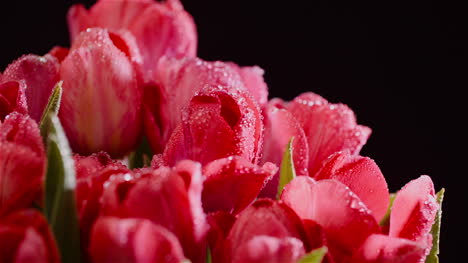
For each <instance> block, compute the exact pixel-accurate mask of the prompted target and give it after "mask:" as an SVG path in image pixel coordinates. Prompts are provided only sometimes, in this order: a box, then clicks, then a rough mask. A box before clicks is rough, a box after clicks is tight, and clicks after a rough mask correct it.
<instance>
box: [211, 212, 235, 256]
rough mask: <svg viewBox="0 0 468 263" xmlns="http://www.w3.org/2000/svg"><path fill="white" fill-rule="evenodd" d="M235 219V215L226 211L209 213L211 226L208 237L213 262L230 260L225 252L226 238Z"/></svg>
mask: <svg viewBox="0 0 468 263" xmlns="http://www.w3.org/2000/svg"><path fill="white" fill-rule="evenodd" d="M235 221H236V217H235V216H234V215H232V214H230V213H228V212H224V211H218V212H214V213H209V214H208V215H207V222H208V224H209V226H210V228H209V231H208V235H207V239H208V245H209V248H210V252H211V255H210V256H211V259H212V262H227V261H228V257H227V255H226V253H225V245H226V239H227V237H228V235H229V231H230V230H231V228H232V225H234V222H235Z"/></svg>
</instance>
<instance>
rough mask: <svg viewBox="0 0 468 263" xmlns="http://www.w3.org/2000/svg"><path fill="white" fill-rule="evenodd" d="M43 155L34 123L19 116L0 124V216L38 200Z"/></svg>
mask: <svg viewBox="0 0 468 263" xmlns="http://www.w3.org/2000/svg"><path fill="white" fill-rule="evenodd" d="M44 172H45V152H44V146H43V143H42V138H41V137H40V134H39V129H38V127H37V124H36V122H35V121H33V120H32V119H30V118H29V117H28V116H24V115H22V114H19V113H12V114H10V115H8V117H7V118H6V120H5V122H4V123H2V124H0V214H2V213H5V212H8V211H10V210H12V209H18V208H26V207H29V206H30V205H31V204H32V203H33V201H35V200H36V199H39V200H40V199H41V198H40V197H41V193H42V190H43V189H42V182H43V180H44Z"/></svg>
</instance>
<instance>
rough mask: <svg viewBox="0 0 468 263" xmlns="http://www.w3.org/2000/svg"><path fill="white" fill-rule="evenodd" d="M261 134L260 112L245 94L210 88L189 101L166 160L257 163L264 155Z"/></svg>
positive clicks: (167, 151) (165, 156)
mask: <svg viewBox="0 0 468 263" xmlns="http://www.w3.org/2000/svg"><path fill="white" fill-rule="evenodd" d="M262 132H263V124H262V116H261V113H260V109H259V108H258V106H257V103H256V101H255V100H254V99H252V97H250V96H249V95H248V94H247V93H246V92H245V91H243V90H239V89H233V88H224V87H216V86H207V87H205V88H204V89H203V90H201V91H200V92H198V93H197V94H196V95H195V96H193V98H192V99H191V100H190V104H189V106H188V108H187V111H186V112H184V113H183V118H182V122H181V124H180V125H179V126H178V127H177V128H176V130H175V131H174V132H173V134H172V136H171V138H170V140H169V142H168V144H167V146H166V149H165V151H164V154H163V160H164V162H165V163H166V164H169V165H173V164H175V163H176V162H177V161H179V160H184V159H191V160H195V161H198V162H200V163H202V164H207V163H208V162H211V161H213V160H217V159H220V158H224V157H228V156H233V155H237V156H241V157H243V158H245V159H246V160H247V161H249V162H251V163H254V164H255V163H257V162H258V160H259V157H260V155H261V146H262Z"/></svg>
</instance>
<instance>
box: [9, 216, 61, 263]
mask: <svg viewBox="0 0 468 263" xmlns="http://www.w3.org/2000/svg"><path fill="white" fill-rule="evenodd" d="M0 262H5V263H10V262H11V263H20V262H35V263H58V262H60V259H59V255H58V251H57V247H56V245H55V241H54V238H53V236H52V233H51V232H50V230H49V226H48V224H47V222H46V221H45V219H44V217H43V216H42V215H41V213H40V212H38V211H36V210H32V209H31V210H19V211H16V212H14V213H11V214H8V215H6V216H3V217H0Z"/></svg>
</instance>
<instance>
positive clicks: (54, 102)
mask: <svg viewBox="0 0 468 263" xmlns="http://www.w3.org/2000/svg"><path fill="white" fill-rule="evenodd" d="M61 99H62V81H59V82H58V83H57V84H56V85H55V87H54V89H53V90H52V93H51V94H50V97H49V101H48V102H47V105H46V107H45V109H44V112H43V113H42V117H41V121H40V122H39V129H40V131H41V135H42V138H45V136H46V134H47V130H46V129H47V126H48V125H49V124H48V123H47V121H48V117H49V114H50V113H52V112H54V113H55V114H58V111H59V109H60V101H61Z"/></svg>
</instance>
